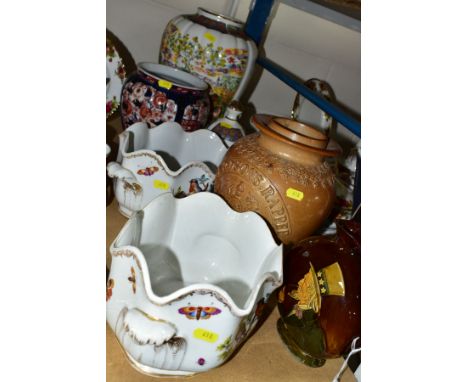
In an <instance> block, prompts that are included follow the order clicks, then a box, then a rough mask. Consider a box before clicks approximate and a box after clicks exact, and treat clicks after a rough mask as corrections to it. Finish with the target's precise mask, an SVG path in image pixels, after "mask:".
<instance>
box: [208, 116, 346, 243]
mask: <svg viewBox="0 0 468 382" xmlns="http://www.w3.org/2000/svg"><path fill="white" fill-rule="evenodd" d="M251 123H252V125H253V126H254V127H256V128H257V129H258V130H259V133H257V134H251V135H248V136H246V137H243V138H241V139H239V140H238V141H237V142H236V143H235V144H234V145H233V146H231V148H230V149H229V151H228V152H227V154H226V156H225V157H224V159H223V161H222V163H221V165H220V166H219V168H218V173H217V175H216V180H215V192H216V193H217V194H219V195H221V196H222V197H223V198H224V199H225V200H226V202H227V203H228V204H229V205H230V206H231V207H232V208H233V209H234V210H236V211H239V212H244V211H255V212H257V213H258V214H260V215H261V216H262V217H263V218H264V219H265V220H266V221H267V223H268V224H269V225H270V228H271V229H272V231H273V232H274V233H275V234H276V237H277V238H278V239H279V240H280V241H281V242H283V243H284V244H290V243H296V242H298V241H299V240H301V239H304V238H306V237H307V236H310V235H311V234H312V233H313V232H314V231H315V230H316V229H318V228H319V227H320V226H321V224H322V223H323V222H324V221H325V219H326V218H327V217H328V215H329V213H330V211H331V209H332V207H333V202H334V199H335V191H334V175H333V171H332V169H331V166H329V165H328V164H327V163H326V162H325V161H324V158H325V157H333V156H336V155H338V154H339V152H338V151H337V150H327V149H326V147H327V144H328V138H327V137H326V136H325V135H324V134H323V133H321V132H320V131H318V130H316V129H314V128H312V127H310V126H308V125H305V124H303V123H300V122H297V121H293V120H291V119H288V118H282V117H275V116H271V115H265V114H257V115H254V116H253V117H252V119H251Z"/></svg>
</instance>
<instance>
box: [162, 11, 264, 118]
mask: <svg viewBox="0 0 468 382" xmlns="http://www.w3.org/2000/svg"><path fill="white" fill-rule="evenodd" d="M243 28H244V24H243V23H242V22H241V21H239V20H236V19H233V18H230V17H227V16H223V15H219V14H216V13H214V12H212V11H208V10H206V9H202V8H198V12H197V14H195V15H182V16H178V17H176V18H174V19H173V20H171V21H170V22H169V23H168V25H167V26H166V29H165V31H164V35H163V37H162V41H161V47H160V54H159V62H160V63H161V64H164V65H169V66H173V67H176V68H180V69H182V70H185V71H187V72H189V73H192V74H194V75H196V76H198V77H199V78H200V79H202V80H204V81H206V82H207V83H208V84H209V85H210V88H211V92H210V95H211V99H212V101H213V107H214V109H213V117H214V118H216V117H218V116H219V115H220V114H221V113H222V112H224V109H225V107H226V106H227V105H228V104H229V102H230V101H231V100H239V98H240V96H241V95H242V93H243V92H244V90H245V88H246V86H247V83H248V81H249V79H250V77H251V75H252V72H253V69H254V65H255V60H256V59H257V47H256V45H255V43H254V42H253V41H252V40H250V39H249V38H248V37H247V35H246V34H245V33H244V32H243Z"/></svg>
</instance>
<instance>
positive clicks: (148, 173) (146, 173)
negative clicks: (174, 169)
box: [137, 166, 159, 176]
mask: <svg viewBox="0 0 468 382" xmlns="http://www.w3.org/2000/svg"><path fill="white" fill-rule="evenodd" d="M158 171H159V168H158V167H156V166H152V167H146V168H142V169H140V170H138V171H137V174H138V175H144V176H151V175H153V174H154V173H155V172H158Z"/></svg>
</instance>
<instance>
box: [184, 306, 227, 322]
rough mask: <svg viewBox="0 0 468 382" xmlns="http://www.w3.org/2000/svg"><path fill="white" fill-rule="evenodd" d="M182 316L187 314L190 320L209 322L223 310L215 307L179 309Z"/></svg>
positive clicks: (186, 307) (185, 307)
mask: <svg viewBox="0 0 468 382" xmlns="http://www.w3.org/2000/svg"><path fill="white" fill-rule="evenodd" d="M179 313H180V314H185V317H187V318H188V319H189V320H195V319H196V320H199V319H202V320H207V319H209V318H210V317H211V316H213V315H215V314H219V313H221V309H218V308H215V307H213V306H184V307H183V308H180V309H179Z"/></svg>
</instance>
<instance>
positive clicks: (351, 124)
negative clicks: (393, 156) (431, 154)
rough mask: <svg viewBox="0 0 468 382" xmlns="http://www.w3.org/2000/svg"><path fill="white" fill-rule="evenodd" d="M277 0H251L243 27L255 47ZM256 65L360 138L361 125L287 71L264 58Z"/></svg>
mask: <svg viewBox="0 0 468 382" xmlns="http://www.w3.org/2000/svg"><path fill="white" fill-rule="evenodd" d="M276 1H277V0H252V5H251V8H250V12H249V16H248V17H247V22H246V25H245V31H246V33H247V35H248V36H249V37H250V38H251V39H252V40H254V41H255V42H256V44H257V45H260V44H261V43H262V39H263V37H264V33H265V28H266V27H267V25H268V21H269V18H270V15H271V12H272V9H273V6H274V5H275V3H276ZM257 64H258V65H260V66H262V67H263V68H265V69H266V70H268V71H269V72H270V73H271V74H273V75H274V76H276V77H277V78H279V79H280V80H281V81H283V82H284V83H286V84H287V85H288V86H290V87H291V88H293V89H294V90H295V91H297V92H298V93H300V94H301V95H302V96H304V97H305V98H306V99H308V100H309V101H310V102H312V103H313V104H314V105H316V106H317V107H319V108H320V109H322V110H323V111H324V112H326V113H327V114H329V115H331V116H332V117H333V118H335V119H336V121H338V122H339V123H341V124H342V125H343V126H344V127H346V128H347V129H348V130H349V131H351V132H352V133H353V134H354V135H356V136H358V137H361V124H360V123H359V122H358V121H356V120H355V119H354V118H353V117H352V116H350V115H349V114H348V113H346V112H345V111H343V110H342V109H341V108H339V107H338V106H336V105H334V104H332V103H330V102H329V101H327V100H326V99H324V98H323V97H321V96H320V95H319V94H318V93H316V92H314V91H313V90H311V89H309V88H308V87H307V86H305V85H304V84H303V83H302V82H300V81H298V80H297V79H296V78H295V77H294V75H292V74H290V73H289V72H288V71H287V70H285V69H283V68H282V67H281V66H279V65H278V64H276V63H275V62H273V61H271V60H270V59H268V58H266V57H259V58H258V59H257Z"/></svg>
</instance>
